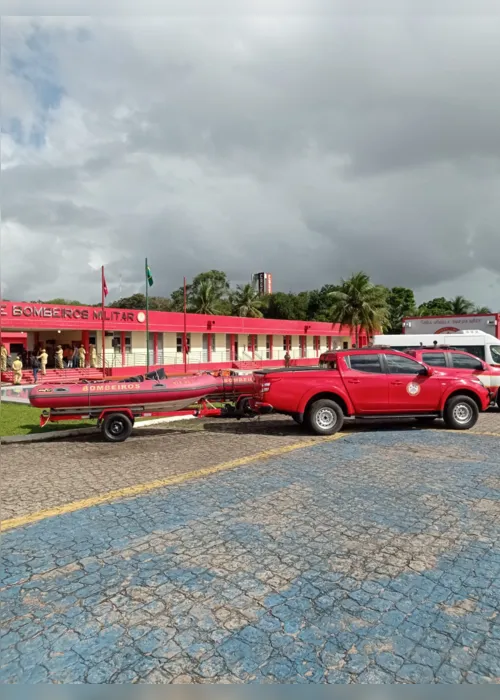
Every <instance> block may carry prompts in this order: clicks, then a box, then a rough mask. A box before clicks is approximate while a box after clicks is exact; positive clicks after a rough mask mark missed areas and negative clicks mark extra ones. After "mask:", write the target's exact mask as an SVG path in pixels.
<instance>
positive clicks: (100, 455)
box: [1, 412, 500, 520]
mask: <svg viewBox="0 0 500 700" xmlns="http://www.w3.org/2000/svg"><path fill="white" fill-rule="evenodd" d="M366 425H367V424H366V423H365V422H360V423H359V428H361V429H363V428H364V427H366ZM409 427H413V429H415V424H414V423H410V424H409V423H408V422H407V421H406V422H403V424H402V428H403V429H404V430H408V429H409ZM351 429H352V428H350V427H347V430H348V431H350V430H351ZM370 429H371V427H370ZM377 429H380V426H377ZM473 432H480V433H495V434H498V436H500V412H491V413H490V412H488V413H486V414H483V415H482V416H481V417H480V420H479V422H478V424H477V425H476V427H475V428H474V431H473ZM308 439H311V440H313V441H314V440H316V441H318V442H320V441H321V438H315V437H314V436H311V435H307V434H305V433H304V431H303V430H302V429H301V428H300V427H299V426H298V425H296V424H295V423H294V422H293V421H292V420H291V419H289V418H285V419H283V418H281V417H276V418H267V419H265V420H253V421H225V420H212V421H204V422H202V421H198V420H196V421H183V422H180V423H174V424H165V425H164V426H162V427H155V428H141V429H140V430H137V431H136V432H135V433H134V435H133V437H131V438H130V439H129V440H127V442H125V443H121V444H116V445H110V444H107V443H104V442H102V440H101V439H100V436H99V435H98V434H96V436H85V437H84V436H82V437H81V438H78V439H76V438H70V439H61V440H57V441H54V442H39V443H36V442H35V443H31V444H26V443H25V444H18V445H2V448H1V450H2V452H1V454H2V482H1V500H2V520H6V519H9V518H14V517H18V516H22V515H26V514H28V513H33V512H36V511H39V510H45V509H48V508H53V507H55V506H60V505H63V504H65V503H69V502H71V501H75V500H79V499H82V498H89V497H92V496H96V495H99V494H102V493H103V492H106V491H114V490H117V489H121V488H124V487H127V486H133V485H135V484H140V483H144V482H147V481H152V480H155V479H161V478H166V477H169V476H172V475H174V474H182V473H187V472H191V471H193V470H196V469H200V468H201V467H205V466H211V465H214V464H219V463H221V462H224V461H225V460H227V459H235V458H238V457H245V456H248V455H252V454H255V453H259V452H262V451H264V450H269V449H276V448H280V447H284V446H287V445H293V444H297V443H299V442H303V441H304V440H308Z"/></svg>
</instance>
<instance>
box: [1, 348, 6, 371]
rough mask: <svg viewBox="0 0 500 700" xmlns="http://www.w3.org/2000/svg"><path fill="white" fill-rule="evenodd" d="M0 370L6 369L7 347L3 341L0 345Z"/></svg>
mask: <svg viewBox="0 0 500 700" xmlns="http://www.w3.org/2000/svg"><path fill="white" fill-rule="evenodd" d="M0 371H1V372H6V371H7V348H6V347H5V345H4V344H3V343H2V345H0Z"/></svg>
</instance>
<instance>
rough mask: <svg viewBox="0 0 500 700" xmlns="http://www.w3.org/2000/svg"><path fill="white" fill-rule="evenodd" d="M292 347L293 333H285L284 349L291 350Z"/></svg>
mask: <svg viewBox="0 0 500 700" xmlns="http://www.w3.org/2000/svg"><path fill="white" fill-rule="evenodd" d="M291 348H292V336H291V335H284V336H283V350H284V351H285V352H286V351H287V350H291Z"/></svg>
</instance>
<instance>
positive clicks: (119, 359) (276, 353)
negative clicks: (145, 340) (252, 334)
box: [96, 348, 326, 368]
mask: <svg viewBox="0 0 500 700" xmlns="http://www.w3.org/2000/svg"><path fill="white" fill-rule="evenodd" d="M321 352H326V350H321V351H320V352H316V351H315V350H313V349H312V348H306V349H305V350H304V352H302V351H301V350H300V348H293V349H292V350H290V351H289V354H290V358H291V359H292V360H294V361H295V362H297V361H299V362H300V360H305V359H308V360H312V359H316V360H317V359H318V358H319V355H320V354H321ZM284 356H285V351H283V350H282V349H281V348H274V349H273V358H272V359H273V360H276V362H280V363H281V362H283V361H284ZM266 360H269V358H268V357H267V352H266V350H262V351H257V350H256V351H255V352H254V353H253V354H252V352H251V351H250V352H249V351H248V350H238V358H237V360H234V361H235V362H263V361H266ZM231 361H232V360H231V353H230V352H229V351H228V350H213V351H212V353H211V360H210V363H211V364H213V365H217V364H222V363H226V362H231ZM208 362H209V360H208V352H207V350H193V351H191V352H189V353H188V356H187V364H188V365H199V364H205V363H208ZM96 364H97V368H100V367H102V356H101V355H100V354H98V356H97V363H96ZM146 364H147V354H146V352H126V353H125V354H124V355H123V356H122V353H121V352H117V353H113V352H107V353H106V367H107V368H116V367H145V366H146ZM149 365H150V366H151V367H152V366H154V365H174V366H175V365H178V366H179V367H183V366H184V355H183V353H182V352H176V351H175V350H158V352H157V362H155V354H154V352H153V351H152V350H150V352H149Z"/></svg>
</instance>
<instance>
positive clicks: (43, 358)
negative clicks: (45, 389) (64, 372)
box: [37, 348, 49, 376]
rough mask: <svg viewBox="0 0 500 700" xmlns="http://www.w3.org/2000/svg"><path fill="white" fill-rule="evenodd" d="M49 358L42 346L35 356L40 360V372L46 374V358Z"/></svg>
mask: <svg viewBox="0 0 500 700" xmlns="http://www.w3.org/2000/svg"><path fill="white" fill-rule="evenodd" d="M48 359H49V356H48V355H47V351H46V350H45V348H42V349H41V351H40V354H39V355H38V357H37V360H40V369H41V370H42V374H43V375H44V376H45V375H46V374H47V360H48Z"/></svg>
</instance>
